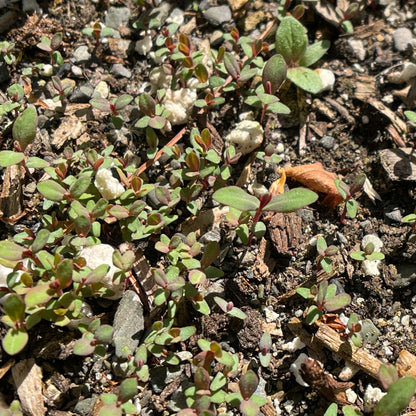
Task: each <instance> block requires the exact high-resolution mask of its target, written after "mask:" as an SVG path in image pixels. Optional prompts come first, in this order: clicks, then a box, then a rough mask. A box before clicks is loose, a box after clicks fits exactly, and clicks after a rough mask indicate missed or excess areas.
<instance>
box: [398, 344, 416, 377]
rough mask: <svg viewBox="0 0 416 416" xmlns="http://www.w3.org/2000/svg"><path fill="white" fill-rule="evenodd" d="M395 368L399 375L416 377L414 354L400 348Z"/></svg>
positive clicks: (415, 358)
mask: <svg viewBox="0 0 416 416" xmlns="http://www.w3.org/2000/svg"><path fill="white" fill-rule="evenodd" d="M396 369H397V372H398V374H399V377H403V376H405V375H406V374H410V375H412V376H413V377H416V356H414V355H413V354H411V353H410V352H409V351H406V350H401V351H400V354H399V357H398V358H397V361H396Z"/></svg>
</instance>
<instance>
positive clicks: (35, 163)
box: [26, 156, 49, 169]
mask: <svg viewBox="0 0 416 416" xmlns="http://www.w3.org/2000/svg"><path fill="white" fill-rule="evenodd" d="M48 166H49V163H48V162H47V161H46V160H43V159H41V158H40V157H36V156H31V157H29V158H28V159H27V161H26V167H28V168H33V169H44V168H46V167H48Z"/></svg>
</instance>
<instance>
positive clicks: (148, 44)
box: [134, 35, 153, 55]
mask: <svg viewBox="0 0 416 416" xmlns="http://www.w3.org/2000/svg"><path fill="white" fill-rule="evenodd" d="M152 46H153V42H152V37H151V36H150V35H146V36H144V37H143V39H140V40H138V41H137V42H136V45H135V47H134V50H135V51H136V52H137V53H139V54H140V55H147V54H148V53H149V52H150V51H151V50H152Z"/></svg>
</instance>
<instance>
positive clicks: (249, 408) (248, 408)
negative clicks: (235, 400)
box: [239, 400, 260, 416]
mask: <svg viewBox="0 0 416 416" xmlns="http://www.w3.org/2000/svg"><path fill="white" fill-rule="evenodd" d="M239 409H240V411H241V413H242V414H243V415H244V416H257V415H258V414H259V410H260V407H259V405H258V404H257V403H255V402H254V401H253V400H243V401H242V402H241V403H240V407H239Z"/></svg>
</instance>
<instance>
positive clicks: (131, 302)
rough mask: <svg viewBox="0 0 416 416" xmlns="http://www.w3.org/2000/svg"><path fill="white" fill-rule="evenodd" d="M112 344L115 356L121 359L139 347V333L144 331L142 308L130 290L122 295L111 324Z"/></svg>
mask: <svg viewBox="0 0 416 416" xmlns="http://www.w3.org/2000/svg"><path fill="white" fill-rule="evenodd" d="M113 328H114V333H113V344H114V347H115V350H116V356H117V357H120V358H123V357H125V356H126V354H127V353H129V354H134V351H135V350H136V348H137V346H138V345H139V339H140V332H141V331H143V330H144V318H143V306H142V302H141V301H140V298H139V296H138V295H137V293H136V292H133V291H132V290H126V291H125V292H124V293H123V297H122V298H121V301H120V304H119V305H118V308H117V311H116V314H115V317H114V322H113Z"/></svg>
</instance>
